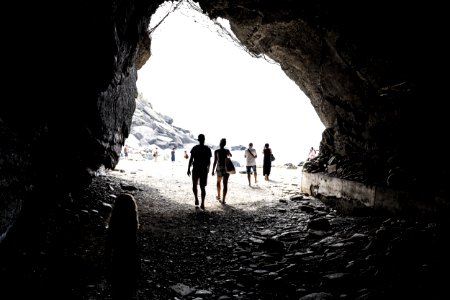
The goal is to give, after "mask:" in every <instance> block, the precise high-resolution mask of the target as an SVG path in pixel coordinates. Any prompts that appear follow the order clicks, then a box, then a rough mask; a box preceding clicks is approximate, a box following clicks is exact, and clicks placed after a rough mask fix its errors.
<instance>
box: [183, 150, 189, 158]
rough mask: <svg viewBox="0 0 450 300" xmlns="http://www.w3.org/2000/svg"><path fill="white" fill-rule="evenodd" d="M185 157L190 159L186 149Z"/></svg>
mask: <svg viewBox="0 0 450 300" xmlns="http://www.w3.org/2000/svg"><path fill="white" fill-rule="evenodd" d="M184 158H186V159H188V158H189V154H188V153H187V151H186V150H184Z"/></svg>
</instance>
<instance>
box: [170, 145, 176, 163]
mask: <svg viewBox="0 0 450 300" xmlns="http://www.w3.org/2000/svg"><path fill="white" fill-rule="evenodd" d="M175 149H176V148H175V147H173V149H172V151H170V159H171V160H172V161H173V162H174V161H175Z"/></svg>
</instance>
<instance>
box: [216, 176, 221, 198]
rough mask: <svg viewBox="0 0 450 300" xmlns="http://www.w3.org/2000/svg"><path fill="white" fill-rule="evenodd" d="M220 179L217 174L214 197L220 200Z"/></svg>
mask: <svg viewBox="0 0 450 300" xmlns="http://www.w3.org/2000/svg"><path fill="white" fill-rule="evenodd" d="M221 180H222V177H221V176H217V184H216V185H217V197H216V199H217V200H220V188H221V187H220V181H221Z"/></svg>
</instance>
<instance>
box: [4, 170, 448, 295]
mask: <svg viewBox="0 0 450 300" xmlns="http://www.w3.org/2000/svg"><path fill="white" fill-rule="evenodd" d="M121 174H123V173H121V172H120V170H117V171H109V172H106V173H105V174H104V175H99V176H97V177H96V178H95V179H94V181H93V184H92V185H91V186H90V187H89V188H87V189H84V190H82V191H80V192H79V193H74V194H72V195H71V197H70V198H67V199H65V202H64V203H58V204H49V205H48V206H45V207H43V206H37V207H36V208H35V209H33V210H31V211H27V213H29V214H30V215H28V216H27V217H26V218H24V219H22V220H21V221H20V222H19V226H17V227H15V229H14V231H13V232H12V233H11V234H10V235H8V238H7V239H6V240H5V242H4V243H2V244H1V245H0V246H1V247H0V251H1V252H0V257H1V258H2V259H1V261H0V271H1V275H0V276H1V277H0V282H1V284H2V288H1V290H2V297H1V298H2V299H4V300H9V299H30V298H33V299H35V298H41V297H42V298H41V299H111V296H110V286H109V282H108V277H107V274H108V273H107V270H108V266H107V259H106V258H105V253H104V251H105V247H104V240H105V223H106V218H107V216H108V214H109V211H110V209H111V205H112V204H113V201H114V197H115V196H117V195H118V194H120V193H122V192H129V193H132V194H133V195H134V196H135V197H136V199H138V200H139V201H138V204H139V215H140V229H139V237H138V242H139V249H140V265H141V270H140V273H139V281H138V291H137V298H138V299H197V300H199V299H221V300H224V299H446V295H447V286H446V284H447V277H448V276H447V275H446V274H447V273H448V268H449V262H450V260H449V257H448V253H449V250H450V249H449V246H448V245H447V244H448V243H447V238H448V233H449V232H448V228H447V226H445V224H439V223H433V222H425V221H423V222H419V221H414V220H408V219H395V218H390V219H387V218H381V217H346V216H342V215H338V214H337V213H336V212H335V211H333V210H331V209H329V208H328V207H326V206H324V205H323V204H322V203H321V202H319V201H317V200H316V199H314V198H312V197H309V196H308V195H304V194H299V193H297V192H295V190H296V188H295V186H289V184H287V183H284V184H283V183H280V184H279V187H278V188H280V189H284V190H286V191H287V192H286V193H285V196H284V197H282V198H279V199H276V201H275V203H276V204H275V205H272V206H265V205H261V206H260V207H257V206H258V205H259V204H258V203H261V202H260V201H255V199H252V200H248V201H249V202H250V201H254V204H253V206H255V207H256V209H254V210H248V211H245V210H242V209H237V208H236V207H234V206H233V205H232V204H231V205H226V206H224V207H223V209H222V210H212V209H211V210H208V208H207V210H206V211H202V210H199V209H195V208H194V207H193V205H184V204H180V203H177V202H176V201H173V199H171V197H168V196H167V194H171V193H172V192H171V189H179V187H178V186H177V184H176V183H175V182H174V181H171V179H167V186H168V187H170V188H169V189H168V191H167V190H166V191H163V190H157V189H155V188H152V187H150V186H149V185H147V184H146V183H145V182H137V181H134V180H131V179H130V180H125V179H124V177H123V176H121ZM149 180H150V179H149ZM233 188H236V187H233ZM243 194H244V195H245V193H243ZM173 195H174V196H173V197H176V195H175V194H173ZM191 197H192V196H191ZM264 197H266V198H267V197H274V196H270V195H264ZM189 199H190V198H189ZM241 200H242V199H241ZM244 201H247V200H246V199H244ZM230 203H232V201H231V202H230Z"/></svg>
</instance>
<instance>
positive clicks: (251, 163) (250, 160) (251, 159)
mask: <svg viewBox="0 0 450 300" xmlns="http://www.w3.org/2000/svg"><path fill="white" fill-rule="evenodd" d="M244 157H245V158H246V159H247V163H246V168H247V179H248V185H249V186H252V184H251V174H252V170H253V175H254V177H255V183H256V182H257V181H256V176H257V173H256V158H257V157H258V155H257V154H256V150H255V149H253V143H249V144H248V148H247V150H245V152H244Z"/></svg>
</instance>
